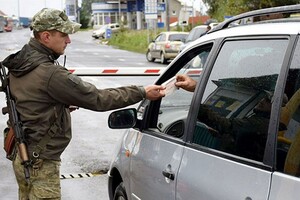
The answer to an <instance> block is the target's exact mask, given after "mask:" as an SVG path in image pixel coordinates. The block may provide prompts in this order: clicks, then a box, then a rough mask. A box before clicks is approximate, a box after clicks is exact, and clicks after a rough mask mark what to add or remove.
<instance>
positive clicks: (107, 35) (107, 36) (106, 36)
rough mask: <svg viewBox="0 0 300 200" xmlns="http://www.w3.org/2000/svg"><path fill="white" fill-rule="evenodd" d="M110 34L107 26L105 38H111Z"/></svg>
mask: <svg viewBox="0 0 300 200" xmlns="http://www.w3.org/2000/svg"><path fill="white" fill-rule="evenodd" d="M111 34H112V32H111V29H110V28H107V29H106V30H105V39H109V38H111Z"/></svg>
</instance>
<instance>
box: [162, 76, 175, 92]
mask: <svg viewBox="0 0 300 200" xmlns="http://www.w3.org/2000/svg"><path fill="white" fill-rule="evenodd" d="M175 83H176V76H174V77H172V78H170V79H169V80H167V81H166V82H164V83H163V84H161V85H162V86H164V87H165V88H166V89H165V94H166V96H169V95H171V94H173V93H174V92H175V91H176V90H178V87H176V86H175Z"/></svg>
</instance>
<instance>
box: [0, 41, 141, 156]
mask: <svg viewBox="0 0 300 200" xmlns="http://www.w3.org/2000/svg"><path fill="white" fill-rule="evenodd" d="M58 57H59V55H56V54H55V53H54V52H53V51H52V50H50V49H49V48H47V47H45V46H44V45H42V44H41V43H39V42H38V41H37V40H36V39H34V38H32V39H31V40H30V41H29V43H28V44H26V45H24V47H23V48H22V49H21V50H20V51H19V52H17V53H15V54H11V55H10V56H8V57H7V58H6V59H5V60H4V61H3V65H4V66H6V67H7V68H8V70H9V79H10V89H11V94H12V96H13V97H14V98H15V101H16V107H17V110H18V112H19V114H20V119H21V121H22V123H23V129H24V133H25V136H26V139H27V142H28V151H29V155H32V152H33V151H34V149H35V148H36V144H37V143H38V142H39V141H40V140H41V138H43V137H44V135H45V134H46V133H47V131H48V130H49V129H50V127H51V126H52V124H53V123H54V121H56V122H57V121H58V122H59V126H60V128H59V129H58V131H57V133H55V136H53V137H52V138H51V140H50V141H49V142H48V143H47V146H46V149H44V150H43V151H42V152H41V154H40V158H42V159H51V160H60V155H61V153H62V152H63V151H64V149H65V148H66V146H67V145H68V143H69V142H70V140H71V118H70V111H69V109H68V107H69V105H74V106H79V107H82V108H86V109H89V110H94V111H107V110H112V109H117V108H121V107H125V106H129V105H131V104H134V103H137V102H139V101H141V100H142V99H143V98H144V97H145V91H144V89H143V88H142V87H138V86H128V87H119V88H111V89H97V88H96V87H95V86H94V85H92V84H90V83H88V82H85V81H83V80H82V79H81V78H79V77H77V76H76V75H73V74H71V73H70V72H69V71H68V70H67V69H66V68H64V67H62V66H60V65H58V64H57V61H56V59H57V58H58Z"/></svg>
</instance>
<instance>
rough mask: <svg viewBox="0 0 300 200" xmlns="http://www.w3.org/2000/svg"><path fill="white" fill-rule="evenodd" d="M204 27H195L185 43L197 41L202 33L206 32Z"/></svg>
mask: <svg viewBox="0 0 300 200" xmlns="http://www.w3.org/2000/svg"><path fill="white" fill-rule="evenodd" d="M206 29H207V28H206V27H199V28H198V27H196V28H193V29H192V30H191V32H190V33H189V35H188V36H187V38H186V42H190V41H194V40H196V39H198V38H199V37H200V36H201V35H202V34H203V33H205V32H206Z"/></svg>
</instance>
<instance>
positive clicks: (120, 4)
mask: <svg viewBox="0 0 300 200" xmlns="http://www.w3.org/2000/svg"><path fill="white" fill-rule="evenodd" d="M119 24H121V0H119Z"/></svg>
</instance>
